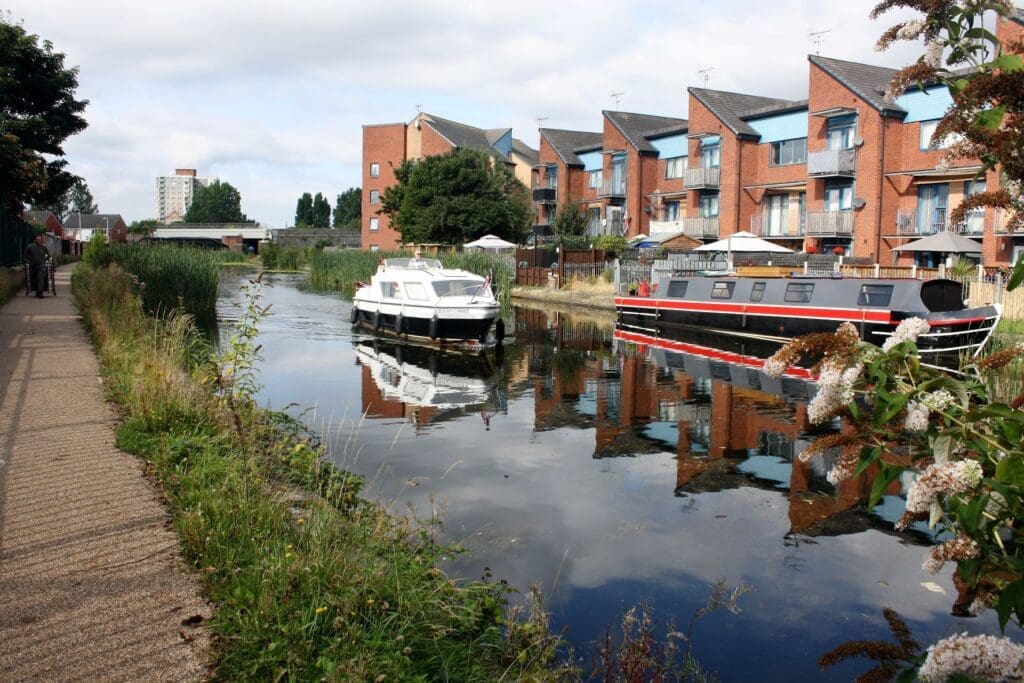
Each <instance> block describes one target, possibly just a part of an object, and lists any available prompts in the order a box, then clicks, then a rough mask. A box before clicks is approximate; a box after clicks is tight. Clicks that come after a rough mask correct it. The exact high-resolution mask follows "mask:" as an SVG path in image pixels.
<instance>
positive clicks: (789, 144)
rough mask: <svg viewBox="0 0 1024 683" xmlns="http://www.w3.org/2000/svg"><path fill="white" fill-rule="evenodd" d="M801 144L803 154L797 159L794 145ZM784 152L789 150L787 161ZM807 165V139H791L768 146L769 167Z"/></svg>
mask: <svg viewBox="0 0 1024 683" xmlns="http://www.w3.org/2000/svg"><path fill="white" fill-rule="evenodd" d="M797 142H800V143H803V145H802V146H803V153H802V155H801V156H800V158H797V155H796V152H795V151H794V150H795V149H796V146H795V145H794V143H797ZM784 150H789V159H788V160H787V159H785V155H784ZM806 163H807V138H791V139H789V140H778V141H776V142H773V143H771V144H770V148H769V150H768V165H769V166H796V165H798V164H806Z"/></svg>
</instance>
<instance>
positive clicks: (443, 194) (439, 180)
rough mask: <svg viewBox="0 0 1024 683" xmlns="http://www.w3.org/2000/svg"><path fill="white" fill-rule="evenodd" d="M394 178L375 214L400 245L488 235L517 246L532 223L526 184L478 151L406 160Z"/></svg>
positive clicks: (453, 242) (467, 239)
mask: <svg viewBox="0 0 1024 683" xmlns="http://www.w3.org/2000/svg"><path fill="white" fill-rule="evenodd" d="M395 177H396V178H397V179H398V183H397V184H396V185H392V186H391V187H389V188H388V189H387V190H385V191H384V194H383V195H382V196H381V205H382V208H381V210H380V213H382V214H384V215H387V216H388V217H389V218H390V219H391V224H392V225H393V226H394V227H395V228H396V229H397V230H398V232H399V233H401V235H402V239H403V240H404V241H406V242H438V243H442V244H461V243H463V242H467V241H470V240H473V239H476V238H478V237H482V236H483V235H486V234H489V233H490V234H494V235H497V236H499V237H502V238H504V239H507V240H509V241H512V242H517V243H518V242H522V241H523V236H524V235H525V234H526V231H527V229H528V227H529V225H530V222H531V219H532V215H533V207H532V205H531V202H530V194H529V190H528V189H527V188H526V186H525V185H523V184H522V183H521V182H520V181H519V180H518V179H516V177H515V176H514V175H513V174H512V171H510V170H509V169H508V167H507V166H506V165H505V164H502V163H500V162H497V161H495V160H494V159H493V158H491V157H490V156H489V155H488V154H486V153H484V152H481V151H478V150H472V149H456V150H453V151H451V152H449V153H448V154H444V155H440V156H431V157H426V158H425V159H420V160H418V161H415V162H413V161H406V162H405V163H403V164H402V165H401V166H400V167H399V168H398V169H397V171H396V172H395Z"/></svg>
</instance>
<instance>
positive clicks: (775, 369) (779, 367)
mask: <svg viewBox="0 0 1024 683" xmlns="http://www.w3.org/2000/svg"><path fill="white" fill-rule="evenodd" d="M778 355H779V354H775V355H774V356H772V357H771V358H769V359H768V360H766V361H765V362H764V367H762V368H761V369H762V370H763V371H764V374H766V375H768V376H769V377H771V378H773V379H778V378H779V377H782V373H783V372H785V371H786V362H785V361H784V360H782V359H781V358H779V357H778Z"/></svg>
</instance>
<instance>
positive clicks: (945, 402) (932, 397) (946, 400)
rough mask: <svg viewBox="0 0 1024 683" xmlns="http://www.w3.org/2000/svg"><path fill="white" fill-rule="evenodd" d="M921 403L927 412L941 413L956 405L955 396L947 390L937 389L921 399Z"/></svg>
mask: <svg viewBox="0 0 1024 683" xmlns="http://www.w3.org/2000/svg"><path fill="white" fill-rule="evenodd" d="M921 403H923V404H924V405H925V406H927V408H928V409H929V410H933V411H942V410H945V409H946V408H948V407H949V406H951V405H953V404H954V403H956V396H954V395H953V394H951V393H950V392H949V390H947V389H938V390H937V391H933V392H931V393H928V394H925V395H924V396H922V397H921Z"/></svg>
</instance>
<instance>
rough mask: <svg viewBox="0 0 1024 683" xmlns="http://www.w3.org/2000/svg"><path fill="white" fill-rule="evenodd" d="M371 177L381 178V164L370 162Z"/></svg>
mask: <svg viewBox="0 0 1024 683" xmlns="http://www.w3.org/2000/svg"><path fill="white" fill-rule="evenodd" d="M370 177H371V178H379V177H380V164H370Z"/></svg>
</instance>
